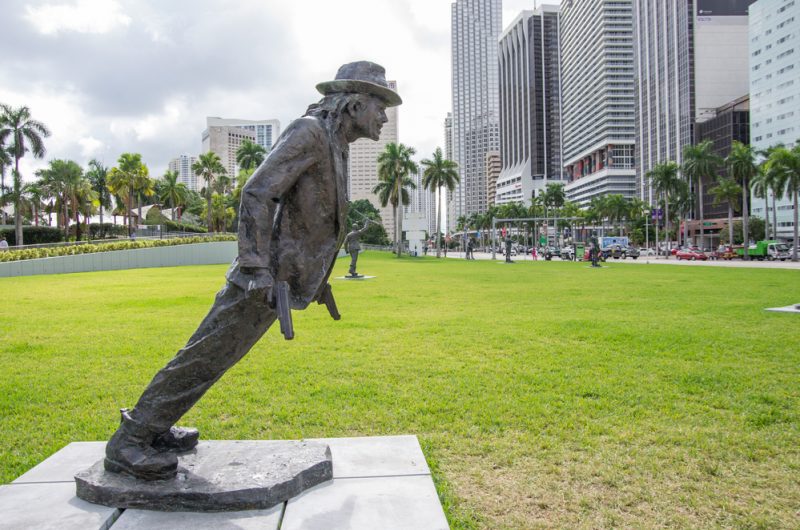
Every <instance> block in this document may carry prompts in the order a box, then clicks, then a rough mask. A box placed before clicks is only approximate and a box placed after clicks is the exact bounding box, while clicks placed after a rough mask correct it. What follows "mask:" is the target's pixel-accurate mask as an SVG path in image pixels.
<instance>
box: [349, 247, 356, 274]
mask: <svg viewBox="0 0 800 530" xmlns="http://www.w3.org/2000/svg"><path fill="white" fill-rule="evenodd" d="M357 262H358V251H357V250H354V251H353V252H351V253H350V276H355V275H356V263H357Z"/></svg>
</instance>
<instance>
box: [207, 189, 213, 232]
mask: <svg viewBox="0 0 800 530" xmlns="http://www.w3.org/2000/svg"><path fill="white" fill-rule="evenodd" d="M206 208H207V209H208V215H206V224H208V231H209V232H213V231H214V226H213V225H212V224H211V190H209V193H208V198H207V199H206Z"/></svg>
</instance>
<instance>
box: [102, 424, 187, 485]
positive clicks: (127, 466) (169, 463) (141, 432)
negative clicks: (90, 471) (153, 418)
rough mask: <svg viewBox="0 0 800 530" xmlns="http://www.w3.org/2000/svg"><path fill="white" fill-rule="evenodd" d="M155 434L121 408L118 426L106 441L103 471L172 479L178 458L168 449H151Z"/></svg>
mask: <svg viewBox="0 0 800 530" xmlns="http://www.w3.org/2000/svg"><path fill="white" fill-rule="evenodd" d="M155 437H156V435H155V434H154V433H152V432H151V431H150V430H149V429H148V428H147V427H146V426H144V425H142V424H141V423H139V422H137V421H135V420H134V419H132V418H131V416H130V414H129V413H128V411H127V410H125V409H123V410H122V422H121V423H120V426H119V429H117V432H115V433H114V435H113V436H112V437H111V439H110V440H109V441H108V443H107V444H106V458H105V462H104V464H105V468H106V470H107V471H111V472H113V473H125V474H127V475H131V476H132V477H135V478H138V479H142V480H166V479H171V478H174V477H175V475H176V473H177V471H178V457H177V456H176V455H175V453H173V452H171V451H165V450H159V449H156V448H154V447H153V445H152V444H153V441H154V440H155Z"/></svg>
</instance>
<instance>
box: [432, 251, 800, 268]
mask: <svg viewBox="0 0 800 530" xmlns="http://www.w3.org/2000/svg"><path fill="white" fill-rule="evenodd" d="M474 254H475V259H476V260H478V259H480V260H490V259H492V254H491V253H490V252H475V253H474ZM433 255H434V256H435V255H436V254H435V253H434V254H433ZM447 257H448V258H453V259H464V253H463V252H453V251H449V252H448V253H447ZM496 259H497V260H498V261H499V260H503V259H505V258H504V257H503V255H502V254H497V257H496ZM511 259H513V260H514V261H522V262H526V261H527V262H531V261H533V259H532V258H531V255H530V254H525V255H521V254H518V255H516V256H514V257H512V258H511ZM538 261H542V262H545V263H547V262H546V261H545V260H544V258H539V260H538ZM553 261H554V262H555V261H560V260H559V259H558V258H554V259H553ZM607 263H609V264H612V263H626V264H632V265H641V264H656V265H679V266H683V267H734V268H751V269H794V270H800V261H798V262H793V261H757V260H755V261H743V260H740V259H736V260H730V261H726V260H707V261H679V260H677V259H675V258H674V257H671V258H670V259H666V258H665V257H663V256H659V257H655V256H640V257H639V258H638V259H609V260H608V262H607Z"/></svg>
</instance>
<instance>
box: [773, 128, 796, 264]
mask: <svg viewBox="0 0 800 530" xmlns="http://www.w3.org/2000/svg"><path fill="white" fill-rule="evenodd" d="M769 160H770V164H773V165H774V167H775V169H776V172H777V173H778V174H779V175H780V177H781V178H780V180H781V182H782V183H783V189H785V190H786V193H787V194H789V195H791V197H792V202H793V204H794V250H793V251H792V261H797V247H798V243H800V241H799V239H800V238H799V237H798V236H800V225H799V224H798V223H800V218H799V217H800V216H798V207H800V205H798V195H800V144H797V145H795V146H794V147H793V148H792V149H789V148H786V147H779V148H777V149H775V150H774V151H773V152H772V153H771V154H770V155H769ZM776 233H777V230H776Z"/></svg>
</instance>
